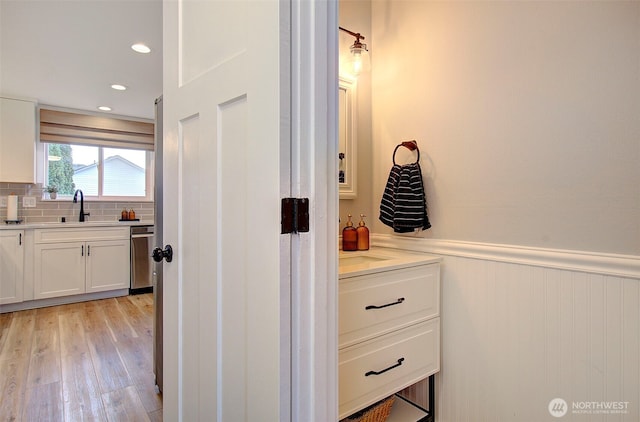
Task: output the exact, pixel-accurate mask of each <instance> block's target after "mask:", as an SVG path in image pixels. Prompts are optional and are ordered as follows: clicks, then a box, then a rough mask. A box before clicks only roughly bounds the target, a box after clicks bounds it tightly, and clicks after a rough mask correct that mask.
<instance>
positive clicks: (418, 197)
mask: <svg viewBox="0 0 640 422" xmlns="http://www.w3.org/2000/svg"><path fill="white" fill-rule="evenodd" d="M380 221H382V222H383V223H384V224H386V225H387V226H389V227H392V228H393V231H394V232H396V233H408V232H412V231H414V230H415V229H418V228H422V229H423V230H426V229H428V228H430V227H431V223H429V217H428V216H427V200H426V196H425V193H424V187H423V185H422V172H421V171H420V165H419V164H418V163H417V162H416V163H413V164H406V165H403V166H400V165H398V164H394V165H393V167H392V168H391V172H390V173H389V179H388V180H387V185H386V186H385V188H384V193H383V194H382V202H381V203H380Z"/></svg>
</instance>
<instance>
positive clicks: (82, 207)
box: [73, 189, 91, 222]
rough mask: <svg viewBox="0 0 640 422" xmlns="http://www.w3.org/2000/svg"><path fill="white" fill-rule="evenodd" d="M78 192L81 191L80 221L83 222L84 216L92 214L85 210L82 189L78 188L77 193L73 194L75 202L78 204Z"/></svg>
mask: <svg viewBox="0 0 640 422" xmlns="http://www.w3.org/2000/svg"><path fill="white" fill-rule="evenodd" d="M78 192H80V220H78V221H80V222H83V221H84V217H85V216H89V215H91V214H90V213H88V212H87V213H85V212H84V194H83V193H82V191H81V190H80V189H77V190H76V193H74V194H73V203H74V204H76V203H77V202H78Z"/></svg>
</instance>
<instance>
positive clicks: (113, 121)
mask: <svg viewBox="0 0 640 422" xmlns="http://www.w3.org/2000/svg"><path fill="white" fill-rule="evenodd" d="M41 113H49V114H47V117H46V118H45V119H44V121H41V117H42V114H41ZM51 113H53V114H54V115H55V114H56V113H57V114H58V115H63V117H62V119H63V120H57V118H55V117H54V120H57V122H58V123H62V124H63V125H65V124H68V125H73V126H68V127H71V128H73V129H78V130H80V132H79V133H80V134H82V133H83V130H84V128H86V129H87V130H88V131H92V130H96V129H97V130H98V131H100V132H104V131H105V130H106V131H109V130H112V129H113V130H115V131H116V132H120V133H121V134H122V133H124V132H126V133H130V135H131V137H130V138H129V139H130V141H131V142H130V143H129V139H124V138H122V137H121V136H120V135H116V137H117V136H120V137H119V138H118V139H119V141H116V142H119V143H120V145H116V144H113V143H110V139H109V137H107V138H104V141H103V142H100V141H99V139H103V138H101V137H100V135H98V134H96V135H97V137H94V136H92V135H89V138H86V139H85V140H86V141H87V142H86V143H85V142H83V141H79V142H67V140H66V139H65V140H64V141H63V142H56V141H55V140H52V141H51V142H47V141H46V140H45V141H43V140H42V139H41V134H42V131H43V124H44V123H45V122H46V123H47V124H48V123H49V122H51V120H50V116H51ZM64 119H71V120H66V121H65V120H64ZM54 124H55V123H54ZM141 124H142V125H146V128H141V127H140V125H141ZM149 124H152V125H154V122H153V120H149V119H142V118H135V117H129V116H119V115H113V114H106V113H98V112H91V111H84V110H74V109H69V108H65V107H57V106H50V105H44V104H43V105H40V106H38V110H37V125H38V128H39V130H38V133H37V142H36V181H37V182H40V183H42V186H43V188H44V186H46V185H47V183H48V180H49V165H48V162H49V160H48V148H47V147H46V146H47V145H49V144H56V143H62V144H67V145H78V146H83V145H87V146H93V147H96V148H98V165H97V169H98V195H86V194H85V195H84V198H85V199H88V200H91V201H102V202H125V201H126V202H153V201H154V189H155V186H154V185H155V180H154V177H155V149H154V145H153V144H154V137H155V133H156V132H155V129H152V131H149V129H148V128H149V126H148V125H149ZM116 132H114V133H116ZM125 136H127V135H125ZM140 136H142V137H143V138H144V137H146V140H144V139H141V138H140ZM127 137H128V136H127ZM72 138H75V136H72ZM80 138H82V135H81V136H80V137H79V139H80ZM127 145H131V147H129V146H127ZM104 148H120V149H132V150H138V151H145V196H144V197H143V196H111V195H110V196H104V195H103V191H104V186H103V184H104ZM71 198H72V196H71V195H60V194H58V197H57V199H56V200H62V201H66V200H71Z"/></svg>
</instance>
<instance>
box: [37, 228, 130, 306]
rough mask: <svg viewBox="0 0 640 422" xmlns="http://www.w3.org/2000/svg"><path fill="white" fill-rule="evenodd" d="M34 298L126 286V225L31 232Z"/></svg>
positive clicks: (127, 262) (127, 265) (123, 287)
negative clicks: (32, 234)
mask: <svg viewBox="0 0 640 422" xmlns="http://www.w3.org/2000/svg"><path fill="white" fill-rule="evenodd" d="M34 238H35V245H34V299H46V298H52V297H59V296H68V295H76V294H82V293H92V292H100V291H107V290H116V289H125V288H128V287H129V283H130V282H129V280H130V279H129V250H130V241H129V228H128V227H115V228H111V227H103V228H91V229H84V228H73V229H66V228H61V229H41V230H35V233H34Z"/></svg>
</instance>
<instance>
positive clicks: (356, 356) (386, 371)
mask: <svg viewBox="0 0 640 422" xmlns="http://www.w3.org/2000/svg"><path fill="white" fill-rule="evenodd" d="M338 290H339V299H338V302H339V305H338V306H339V316H338V319H339V329H338V333H339V337H338V348H339V350H338V361H339V363H338V378H339V415H340V419H342V418H345V417H347V416H349V415H352V414H353V413H355V412H357V411H359V410H361V409H364V408H366V407H367V406H370V405H372V404H374V403H376V402H378V401H379V400H382V399H384V398H386V397H388V396H390V395H393V394H395V393H397V392H398V391H400V390H402V389H404V388H406V387H409V386H411V385H413V384H415V383H416V382H418V381H421V380H423V379H425V378H427V377H429V376H431V375H433V374H435V373H437V372H438V371H439V370H440V258H439V257H434V256H430V255H426V254H419V253H411V252H406V251H399V250H394V249H386V248H374V249H371V250H369V251H364V252H343V251H340V256H339V288H338ZM429 411H430V412H431V411H432V409H429ZM429 416H430V414H429V412H426V411H424V410H423V409H420V408H418V407H417V406H413V405H412V404H411V403H410V402H407V401H404V400H403V399H401V398H396V400H395V403H394V405H393V407H392V410H391V415H390V417H389V419H387V421H389V422H396V421H397V422H399V421H407V422H408V421H412V422H416V421H421V420H425V419H426V418H428V417H429Z"/></svg>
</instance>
